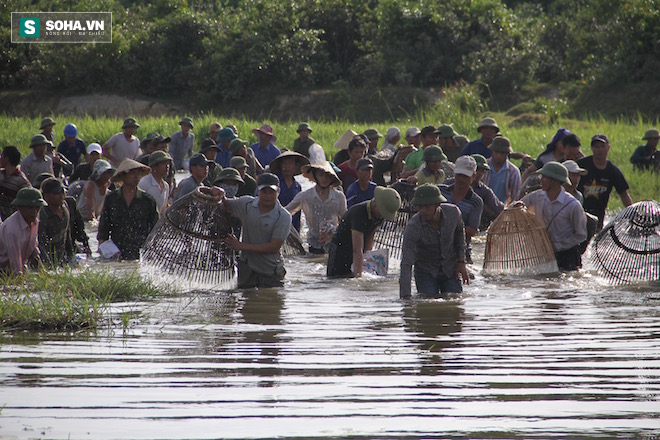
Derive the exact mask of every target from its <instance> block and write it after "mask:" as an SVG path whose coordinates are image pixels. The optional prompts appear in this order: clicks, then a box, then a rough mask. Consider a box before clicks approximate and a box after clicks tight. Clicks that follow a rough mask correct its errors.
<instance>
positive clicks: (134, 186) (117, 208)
mask: <svg viewBox="0 0 660 440" xmlns="http://www.w3.org/2000/svg"><path fill="white" fill-rule="evenodd" d="M150 171H151V170H150V169H149V167H148V166H146V165H143V164H141V163H140V162H137V161H135V160H132V159H124V160H123V161H122V163H121V164H119V167H117V171H115V174H114V175H113V176H112V180H114V181H121V182H122V185H121V187H120V188H119V189H116V190H114V191H112V192H110V193H109V194H108V195H106V197H105V201H104V202H103V210H102V211H101V219H100V220H99V230H98V234H97V236H96V238H97V239H98V242H99V245H101V244H102V243H103V242H105V241H107V240H112V241H113V242H114V244H115V245H116V246H117V247H118V248H119V252H120V254H119V257H120V258H121V259H122V260H137V259H138V258H140V248H141V247H142V245H143V244H144V242H145V241H146V240H147V237H148V236H149V233H150V232H151V229H152V228H153V227H154V226H155V225H156V223H157V222H158V208H157V207H156V201H155V200H154V198H153V197H151V196H150V195H149V194H147V193H146V192H144V191H142V190H141V189H140V188H138V184H139V183H140V179H142V178H143V177H144V176H146V175H147V174H149V172H150Z"/></svg>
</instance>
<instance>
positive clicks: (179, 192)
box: [174, 153, 211, 202]
mask: <svg viewBox="0 0 660 440" xmlns="http://www.w3.org/2000/svg"><path fill="white" fill-rule="evenodd" d="M210 164H211V161H210V160H208V159H207V158H206V156H204V155H203V154H201V153H197V154H195V155H194V156H193V157H191V158H190V177H188V178H186V179H183V180H182V181H181V183H180V184H179V186H177V188H176V191H175V192H174V201H175V202H176V201H177V200H179V199H180V198H181V197H183V196H185V195H187V194H190V193H191V192H193V191H194V190H195V188H197V187H198V186H200V185H201V184H202V182H203V181H204V179H205V178H206V176H208V174H209V165H210Z"/></svg>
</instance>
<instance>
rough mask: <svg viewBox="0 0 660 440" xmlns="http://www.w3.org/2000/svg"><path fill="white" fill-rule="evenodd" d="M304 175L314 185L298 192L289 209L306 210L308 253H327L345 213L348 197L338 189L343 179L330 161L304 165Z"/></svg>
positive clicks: (295, 211)
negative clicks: (333, 234) (340, 178)
mask: <svg viewBox="0 0 660 440" xmlns="http://www.w3.org/2000/svg"><path fill="white" fill-rule="evenodd" d="M365 160H368V159H365ZM302 174H303V176H305V177H306V178H307V179H309V180H311V181H312V182H314V183H315V185H314V186H313V187H312V188H309V189H307V190H305V191H302V192H301V193H298V194H296V196H295V197H294V198H293V200H292V201H291V203H289V204H288V205H286V210H287V211H289V212H290V213H291V214H295V213H297V212H299V211H300V210H302V212H304V213H305V220H306V222H307V228H308V230H307V244H308V245H309V253H310V254H325V253H326V252H327V251H328V249H327V248H328V243H329V241H330V239H331V238H332V233H333V232H334V230H335V228H336V227H337V224H338V223H339V220H340V219H341V217H342V216H343V215H344V213H345V212H346V197H345V196H344V193H342V192H341V191H339V190H337V189H336V188H337V187H338V186H339V185H341V180H339V177H337V174H336V173H335V171H334V169H333V168H332V165H330V163H329V162H328V161H325V162H322V163H318V164H309V165H305V166H304V167H303V168H302Z"/></svg>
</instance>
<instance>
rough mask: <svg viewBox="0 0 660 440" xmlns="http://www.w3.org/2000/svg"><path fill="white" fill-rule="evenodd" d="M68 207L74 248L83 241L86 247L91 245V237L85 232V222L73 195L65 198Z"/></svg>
mask: <svg viewBox="0 0 660 440" xmlns="http://www.w3.org/2000/svg"><path fill="white" fill-rule="evenodd" d="M64 200H65V201H66V204H67V207H68V208H69V216H70V220H71V242H72V243H73V247H74V249H75V248H76V242H77V243H81V244H82V245H83V246H84V247H89V237H88V236H87V232H85V222H84V220H83V218H82V216H81V215H80V212H79V211H78V207H77V206H76V201H75V199H74V198H73V197H69V196H67V197H66V198H65V199H64Z"/></svg>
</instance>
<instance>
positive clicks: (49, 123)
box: [39, 118, 57, 145]
mask: <svg viewBox="0 0 660 440" xmlns="http://www.w3.org/2000/svg"><path fill="white" fill-rule="evenodd" d="M55 124H57V122H55V119H53V118H43V119H42V120H41V124H39V130H41V134H43V135H44V136H45V137H46V139H48V140H49V141H51V143H53V145H54V144H55V137H54V136H53V128H55Z"/></svg>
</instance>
